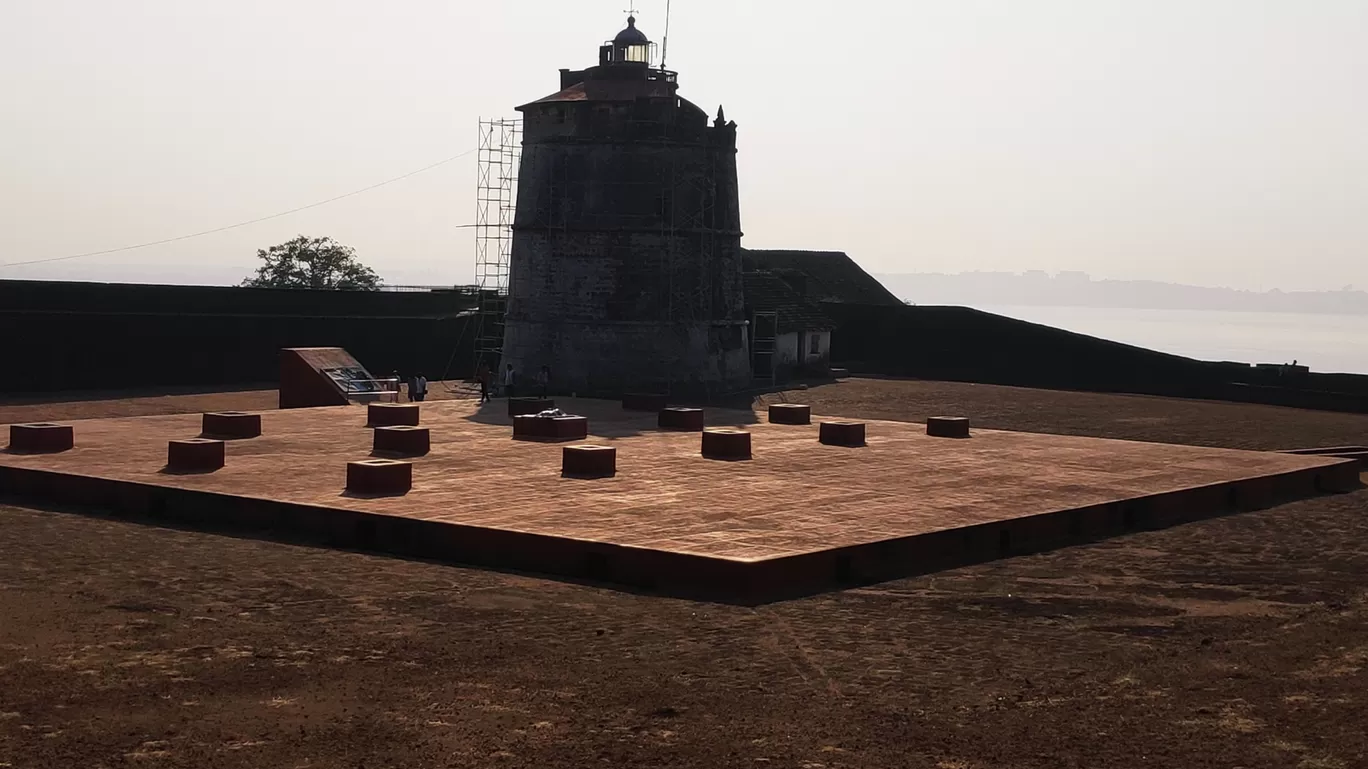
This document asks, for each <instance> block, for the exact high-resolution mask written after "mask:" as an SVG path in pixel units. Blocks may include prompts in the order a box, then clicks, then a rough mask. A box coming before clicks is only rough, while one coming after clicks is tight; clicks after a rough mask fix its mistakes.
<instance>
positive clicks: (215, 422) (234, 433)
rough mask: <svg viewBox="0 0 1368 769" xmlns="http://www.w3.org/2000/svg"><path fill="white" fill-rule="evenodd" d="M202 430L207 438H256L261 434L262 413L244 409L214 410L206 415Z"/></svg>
mask: <svg viewBox="0 0 1368 769" xmlns="http://www.w3.org/2000/svg"><path fill="white" fill-rule="evenodd" d="M200 432H201V433H203V435H204V437H206V438H221V439H234V438H256V437H257V436H259V435H261V415H260V414H248V413H246V412H243V411H213V412H209V413H207V414H205V415H204V417H203V420H202V422H201V426H200Z"/></svg>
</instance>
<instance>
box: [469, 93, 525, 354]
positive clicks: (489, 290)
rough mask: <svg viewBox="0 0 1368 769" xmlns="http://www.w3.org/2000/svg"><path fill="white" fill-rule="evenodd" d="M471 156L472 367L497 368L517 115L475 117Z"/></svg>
mask: <svg viewBox="0 0 1368 769" xmlns="http://www.w3.org/2000/svg"><path fill="white" fill-rule="evenodd" d="M476 157H477V159H476V172H475V175H476V191H475V283H476V285H477V286H478V287H479V309H478V311H477V313H476V317H475V324H476V325H475V368H476V370H478V369H479V366H480V363H482V362H483V363H484V364H485V365H486V366H488V367H489V368H490V370H491V371H496V372H497V371H498V367H499V360H500V358H501V357H502V355H503V336H504V315H505V313H506V312H507V311H508V288H509V264H510V261H511V257H512V254H513V215H514V211H515V210H516V208H517V202H518V163H519V161H520V160H521V157H522V121H521V120H519V119H509V118H496V119H493V120H483V119H482V120H480V143H479V145H478V149H477V156H476Z"/></svg>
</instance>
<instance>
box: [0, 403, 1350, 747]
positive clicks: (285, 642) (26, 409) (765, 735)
mask: <svg viewBox="0 0 1368 769" xmlns="http://www.w3.org/2000/svg"><path fill="white" fill-rule="evenodd" d="M768 397H769V398H771V399H787V400H791V401H806V402H809V403H812V404H813V406H814V408H815V409H816V410H818V411H820V412H826V413H839V414H843V415H849V416H856V417H858V416H864V417H871V418H872V417H880V418H899V417H901V418H907V419H919V418H921V417H924V416H926V415H929V414H934V413H953V414H967V415H969V416H971V417H972V418H973V419H974V420H975V422H976V423H977V424H981V425H983V426H985V427H998V428H1009V429H1024V430H1036V431H1050V432H1060V433H1072V434H1085V435H1100V436H1106V437H1118V438H1132V439H1139V440H1167V441H1173V442H1185V443H1194V444H1203V445H1214V446H1230V447H1239V448H1288V447H1293V446H1312V445H1330V444H1346V443H1365V442H1368V416H1355V415H1342V414H1324V413H1317V412H1308V411H1295V410H1288V409H1278V408H1269V407H1258V406H1242V405H1228V404H1214V403H1202V402H1189V401H1174V400H1164V399H1157V398H1138V397H1127V396H1110V395H1088V394H1077V393H1058V392H1045V391H1032V390H1019V389H1011V388H1001V387H988V386H974V385H963V384H944V383H927V382H902V381H891V380H848V381H845V382H842V383H839V384H833V385H827V386H823V387H818V388H813V389H811V390H808V391H806V392H796V391H791V392H788V393H784V394H777V395H773V396H768ZM273 403H274V393H272V392H268V391H260V392H242V393H231V394H223V395H217V396H204V395H176V396H159V397H149V398H144V399H130V400H121V401H117V402H99V401H97V400H92V399H84V400H78V401H70V402H67V403H52V404H38V403H9V404H6V403H4V402H3V401H0V422H12V421H21V420H23V421H32V420H39V419H74V418H81V417H96V416H111V415H115V414H133V413H168V412H171V411H200V410H204V409H210V408H213V409H223V408H267V407H269V406H270V405H271V404H273ZM1366 577H1368V491H1360V492H1357V493H1354V494H1348V495H1341V496H1334V497H1323V498H1319V499H1314V500H1309V501H1305V502H1300V503H1295V504H1291V505H1286V506H1283V507H1279V508H1275V509H1272V510H1266V511H1262V512H1258V513H1250V514H1244V515H1239V516H1231V517H1227V518H1222V519H1217V520H1211V521H1205V522H1202V523H1197V524H1190V525H1187V526H1182V527H1178V528H1173V529H1168V530H1165V531H1157V532H1146V533H1141V534H1135V535H1132V536H1128V537H1124V538H1120V539H1115V540H1110V541H1108V542H1103V543H1099V544H1095V545H1089V546H1086V547H1076V548H1070V549H1065V550H1059V551H1056V552H1053V553H1046V554H1041V555H1034V556H1027V557H1019V558H1014V559H1010V560H1005V561H998V562H995V563H990V564H984V565H980V566H975V567H970V568H964V569H959V570H955V571H951V572H943V573H940V574H935V575H931V576H926V577H920V578H915V579H908V580H901V581H897V582H891V583H885V584H881V585H878V586H874V587H869V588H862V589H856V590H849V591H845V592H839V593H830V594H826V595H823V596H818V597H814V598H809V599H804V600H800V601H793V602H786V603H780V604H773V605H769V606H765V607H762V608H758V609H753V608H739V607H728V606H718V605H713V604H701V603H691V602H686V601H678V600H671V599H662V598H658V597H653V596H649V595H637V594H631V593H625V592H620V591H615V590H610V589H606V588H602V587H598V586H593V585H579V584H569V583H565V582H557V581H552V580H545V579H539V578H534V577H530V576H524V575H517V574H506V573H496V572H489V571H481V570H475V569H462V568H454V567H450V566H443V565H437V564H429V563H422V562H415V561H404V560H399V559H393V558H385V557H378V556H372V555H365V554H358V553H342V552H335V551H328V550H322V549H311V548H302V547H294V546H287V545H281V544H277V543H270V542H261V541H255V540H247V539H234V538H228V537H223V536H216V535H208V534H202V533H197V532H191V531H179V530H171V529H160V528H154V527H149V526H142V525H135V524H129V523H124V522H119V521H113V520H104V519H99V518H94V517H90V516H85V515H76V514H71V513H66V512H54V511H40V510H34V509H28V508H21V507H15V506H7V507H0V767H7V766H8V767H63V768H65V767H75V766H81V767H87V766H88V767H119V766H140V767H142V766H146V767H154V766H155V767H253V768H255V767H446V766H460V767H464V766H480V767H486V766H495V767H504V766H507V767H548V766H567V767H568V766H660V767H664V766H708V767H713V766H729V767H730V766H734V767H743V766H744V767H804V768H805V769H819V768H822V769H825V768H826V767H831V768H833V769H834V768H835V767H887V766H907V767H932V768H935V769H1008V768H1012V769H1016V768H1022V769H1025V768H1027V767H1032V768H1034V767H1038V768H1040V769H1055V768H1056V767H1080V768H1081V767H1089V768H1091V767H1139V766H1154V767H1184V768H1187V767H1192V768H1194V769H1197V768H1200V767H1222V768H1223V769H1229V768H1230V767H1251V768H1252V767H1298V768H1300V769H1327V768H1339V769H1354V768H1356V767H1366V766H1368V734H1366V733H1365V729H1364V728H1363V724H1365V723H1368V587H1366V586H1368V579H1365V578H1366Z"/></svg>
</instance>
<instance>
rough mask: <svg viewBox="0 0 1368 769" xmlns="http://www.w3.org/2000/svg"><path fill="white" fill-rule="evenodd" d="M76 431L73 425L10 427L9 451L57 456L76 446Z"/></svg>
mask: <svg viewBox="0 0 1368 769" xmlns="http://www.w3.org/2000/svg"><path fill="white" fill-rule="evenodd" d="M75 441H76V431H75V430H73V429H72V427H71V425H58V424H52V423H51V422H34V423H31V424H26V425H10V439H9V450H10V451H15V452H24V453H28V454H56V453H57V452H59V451H66V450H67V449H70V448H71V447H72V446H74V445H75Z"/></svg>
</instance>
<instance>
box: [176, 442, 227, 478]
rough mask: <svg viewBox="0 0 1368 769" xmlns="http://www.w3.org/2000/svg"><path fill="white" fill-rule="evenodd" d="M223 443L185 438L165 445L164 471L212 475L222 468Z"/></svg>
mask: <svg viewBox="0 0 1368 769" xmlns="http://www.w3.org/2000/svg"><path fill="white" fill-rule="evenodd" d="M223 454H224V452H223V441H220V440H215V439H213V438H186V439H184V440H179V441H169V442H168V443H167V444H166V469H167V470H170V471H171V472H173V473H212V472H213V471H215V470H218V469H219V468H221V467H223Z"/></svg>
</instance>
